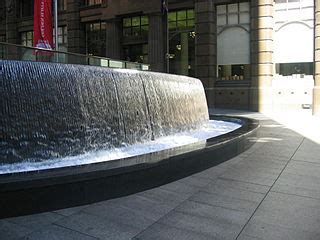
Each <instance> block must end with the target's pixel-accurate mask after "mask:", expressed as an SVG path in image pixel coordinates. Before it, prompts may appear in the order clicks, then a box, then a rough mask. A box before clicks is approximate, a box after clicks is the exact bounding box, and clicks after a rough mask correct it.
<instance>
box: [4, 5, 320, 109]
mask: <svg viewBox="0 0 320 240" xmlns="http://www.w3.org/2000/svg"><path fill="white" fill-rule="evenodd" d="M0 1H1V2H3V4H0V13H1V14H0V41H3V42H9V43H14V44H22V45H26V46H32V41H33V0H0ZM319 2H320V1H319V0H315V1H314V0H251V1H242V0H241V1H234V0H169V1H168V8H166V6H165V5H163V1H162V0H139V1H133V0H59V1H58V8H59V29H58V34H59V36H58V41H59V46H60V48H59V50H61V51H69V52H76V53H83V54H92V55H97V56H102V57H110V58H114V59H122V60H128V61H133V62H141V63H148V64H150V68H151V70H153V71H160V72H170V73H174V74H182V75H189V76H194V77H197V78H199V79H201V81H202V82H203V85H204V87H205V90H206V95H207V101H208V104H209V106H210V107H224V108H238V109H250V110H257V111H261V112H269V111H281V112H283V111H287V110H288V111H289V110H301V111H303V109H308V108H310V107H312V108H313V112H314V114H316V115H319V114H320V25H319V24H320V22H319V21H320V20H319V19H320V10H319V4H320V3H319Z"/></svg>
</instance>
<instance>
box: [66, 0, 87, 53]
mask: <svg viewBox="0 0 320 240" xmlns="http://www.w3.org/2000/svg"><path fill="white" fill-rule="evenodd" d="M80 7H81V0H68V1H67V12H68V15H67V30H68V34H67V36H68V52H75V53H83V54H84V53H85V52H86V45H85V26H84V24H82V23H81V21H80V20H81V19H80Z"/></svg>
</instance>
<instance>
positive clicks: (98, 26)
mask: <svg viewBox="0 0 320 240" xmlns="http://www.w3.org/2000/svg"><path fill="white" fill-rule="evenodd" d="M105 29H106V23H105V22H95V23H87V24H86V45H87V54H89V55H95V56H100V57H105V56H106V31H105Z"/></svg>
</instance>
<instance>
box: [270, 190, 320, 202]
mask: <svg viewBox="0 0 320 240" xmlns="http://www.w3.org/2000/svg"><path fill="white" fill-rule="evenodd" d="M270 192H274V193H280V194H283V195H290V196H296V197H302V198H309V199H312V200H320V197H319V198H316V197H310V196H305V195H299V194H294V193H286V192H282V191H274V190H271V191H270Z"/></svg>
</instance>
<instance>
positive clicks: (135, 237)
mask: <svg viewBox="0 0 320 240" xmlns="http://www.w3.org/2000/svg"><path fill="white" fill-rule="evenodd" d="M157 224H159V225H162V226H165V227H167V226H168V227H170V228H174V229H177V230H181V231H184V232H190V233H194V234H196V235H202V236H204V237H209V238H210V239H212V235H209V234H206V233H203V232H196V231H193V230H190V229H186V228H182V227H177V226H172V225H168V224H165V223H157ZM152 225H153V224H152ZM139 234H140V233H139ZM139 234H137V235H136V236H134V237H133V238H131V240H140V238H139V237H137V236H138V235H139ZM214 239H216V238H214ZM214 239H213V240H214Z"/></svg>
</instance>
